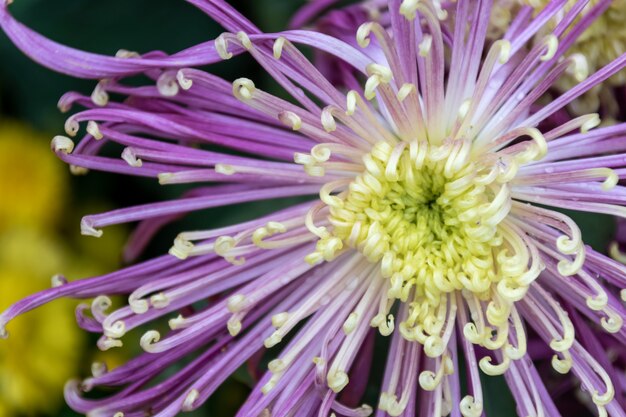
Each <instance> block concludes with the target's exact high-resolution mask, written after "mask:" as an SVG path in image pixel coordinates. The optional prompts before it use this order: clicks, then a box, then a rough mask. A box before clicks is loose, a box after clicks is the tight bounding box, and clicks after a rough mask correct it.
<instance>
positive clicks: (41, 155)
mask: <svg viewBox="0 0 626 417" xmlns="http://www.w3.org/2000/svg"><path fill="white" fill-rule="evenodd" d="M48 142H49V138H47V137H45V136H44V135H42V134H40V133H37V132H36V131H34V130H32V129H30V128H28V127H26V126H23V125H21V124H19V123H17V122H10V121H6V120H0V229H2V228H4V227H7V226H8V225H12V226H18V225H25V226H29V227H46V226H49V225H50V223H51V222H52V221H54V220H56V219H58V218H59V214H60V210H61V207H62V206H63V203H64V201H65V199H66V197H67V188H68V187H67V173H66V168H65V165H63V164H61V163H59V161H58V160H57V159H56V157H55V156H54V153H53V152H51V151H50V149H49V148H48V146H47V143H48Z"/></svg>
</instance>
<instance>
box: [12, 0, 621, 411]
mask: <svg viewBox="0 0 626 417" xmlns="http://www.w3.org/2000/svg"><path fill="white" fill-rule="evenodd" d="M188 1H189V2H190V3H192V4H194V5H195V6H197V7H198V8H200V9H201V10H203V11H205V12H206V13H207V14H208V15H210V16H211V17H212V18H213V19H215V20H216V21H218V22H219V23H221V24H222V25H223V26H224V28H225V29H226V32H225V33H224V34H222V35H221V36H219V37H218V38H217V39H215V40H214V41H211V42H207V43H205V44H202V45H198V46H196V47H192V48H189V49H187V50H185V51H182V52H179V53H177V54H174V55H165V54H163V53H161V52H152V53H147V54H143V55H139V54H136V53H130V52H128V51H121V52H120V53H119V54H118V56H117V57H115V58H113V57H102V56H98V55H94V54H88V53H84V52H80V51H76V50H73V49H70V48H67V47H63V46H61V45H58V44H56V43H54V42H52V41H50V40H47V39H45V38H43V37H41V36H40V35H37V34H36V33H34V32H32V31H31V30H29V29H28V28H26V27H24V26H23V25H21V24H20V23H18V22H16V21H15V20H14V19H13V18H12V17H11V16H10V14H9V12H8V10H7V8H6V4H5V5H3V6H2V7H1V8H0V25H1V26H2V28H3V29H4V31H5V32H6V33H7V35H8V36H9V37H10V38H11V39H12V40H13V41H14V43H15V44H16V45H17V46H18V47H20V48H21V49H23V50H24V51H25V52H26V53H27V54H29V55H30V56H32V57H33V58H34V59H35V60H37V61H38V62H40V63H42V64H44V65H46V66H48V67H50V68H52V69H54V70H57V71H60V72H64V73H67V74H70V75H73V76H77V77H85V78H94V79H99V80H100V81H99V83H98V85H97V87H96V89H95V90H94V92H93V94H92V95H91V97H86V96H83V95H81V94H79V93H68V94H66V95H65V96H64V97H63V98H62V99H61V101H60V103H59V105H60V108H61V109H62V110H69V108H70V107H71V106H72V105H74V104H78V105H80V106H82V107H85V108H86V109H85V110H82V111H80V112H78V113H75V114H73V115H72V116H70V118H69V119H68V120H67V123H66V126H65V129H66V133H67V136H57V137H55V138H54V140H53V141H52V148H53V150H54V151H55V152H56V153H57V155H58V156H59V157H60V158H61V159H62V160H64V161H66V162H67V163H68V164H70V165H71V166H73V167H74V168H73V170H74V172H84V170H86V169H96V170H104V171H109V172H117V173H123V174H129V175H138V176H145V177H150V178H154V179H155V180H158V181H159V182H160V183H161V184H163V185H169V184H182V183H205V184H207V185H206V186H202V187H197V188H193V189H191V191H187V192H186V193H184V194H183V195H181V196H180V198H178V199H174V200H170V201H164V202H157V203H152V204H145V205H141V206H134V207H128V208H123V209H118V210H114V211H111V212H106V213H101V214H95V215H90V216H86V217H84V218H83V220H82V222H81V227H82V232H83V233H84V234H88V235H93V236H100V235H101V234H102V233H103V231H102V228H103V227H106V226H109V225H113V224H119V223H125V222H139V225H138V227H137V229H136V232H135V234H134V236H133V237H132V238H131V241H130V242H129V244H128V247H127V250H126V257H127V259H129V260H131V259H134V258H136V256H137V255H138V254H139V253H141V251H142V249H143V248H144V247H145V246H146V244H147V243H148V242H149V241H150V240H151V238H152V237H153V236H154V235H155V234H156V233H157V232H158V231H159V230H160V229H161V228H162V227H163V226H164V225H166V224H168V223H170V222H173V221H175V220H177V219H178V218H180V217H181V216H183V215H185V214H187V213H189V212H192V211H196V210H204V209H209V208H213V207H219V206H229V205H234V204H241V203H248V202H252V201H259V200H273V201H276V202H284V208H283V209H281V210H278V211H276V212H274V213H272V214H267V215H262V216H259V217H258V218H255V219H250V220H248V221H245V222H243V223H239V224H232V225H228V226H224V227H222V228H218V229H209V230H195V231H184V232H182V233H181V234H180V235H179V236H178V237H177V238H176V240H175V241H174V243H173V246H172V248H171V250H170V253H169V254H168V255H164V256H162V257H159V258H156V259H152V260H149V261H146V262H143V263H139V264H136V265H134V266H131V267H128V268H126V269H122V270H120V271H116V272H113V273H111V274H107V275H103V276H98V277H93V278H88V279H83V280H77V281H73V282H70V283H67V284H65V285H62V286H59V287H56V288H53V289H51V290H48V291H45V292H42V293H39V294H35V295H33V296H31V297H29V298H27V299H25V300H23V301H21V302H19V303H17V304H15V305H14V306H12V307H11V308H9V309H8V310H7V311H6V312H5V313H3V314H2V315H1V316H0V324H5V323H6V322H8V321H9V320H10V319H12V318H13V317H15V316H17V315H19V314H21V313H23V312H25V311H28V310H30V309H33V308H35V307H37V306H39V305H41V304H43V303H45V302H48V301H49V300H52V299H55V298H58V297H64V296H70V297H77V298H87V299H88V298H93V301H92V303H91V305H87V304H85V305H83V306H82V307H81V308H80V309H79V310H78V314H77V317H78V321H79V324H80V325H81V327H83V328H85V329H86V330H88V331H92V332H96V333H99V334H101V337H100V340H99V342H98V346H99V347H100V348H101V349H110V348H114V347H117V346H120V345H121V344H122V343H123V342H124V341H126V340H127V338H125V335H126V334H127V333H128V332H130V331H131V330H133V329H137V328H140V327H141V328H145V326H150V327H149V328H152V329H153V330H148V331H147V332H145V333H144V335H143V336H142V337H141V339H140V341H139V343H140V345H141V347H142V348H143V349H144V350H145V353H144V354H142V355H139V356H138V357H136V358H135V359H133V360H131V361H129V362H128V363H126V364H125V365H123V366H121V367H118V368H116V369H113V370H111V371H107V369H106V368H105V367H102V366H100V365H98V366H94V369H93V371H94V372H93V376H92V377H89V378H87V379H85V380H83V381H80V382H79V381H73V382H71V383H69V384H68V386H67V389H66V398H67V401H68V403H69V404H70V405H71V406H72V408H74V409H75V410H77V411H79V412H83V413H88V414H89V415H90V416H111V415H114V416H116V417H121V416H140V415H145V413H150V414H151V415H156V416H161V417H164V416H174V415H176V414H178V413H179V412H181V411H190V410H194V409H196V408H198V407H199V406H200V405H201V404H203V403H204V402H205V401H206V400H207V399H208V398H209V397H210V396H211V395H212V394H213V393H214V392H215V391H216V389H217V388H218V387H219V386H220V384H221V383H222V382H223V381H224V380H225V379H226V378H228V377H229V375H231V374H232V373H234V372H235V371H236V370H237V369H238V368H239V367H241V366H242V365H244V364H245V363H247V362H248V363H250V364H251V366H252V367H253V368H256V367H257V366H258V364H259V363H260V362H261V361H262V358H263V357H268V356H270V359H271V360H270V362H269V365H268V370H267V372H265V373H263V374H262V375H260V376H259V379H258V382H257V384H256V386H255V387H254V389H253V390H252V393H251V394H250V397H249V398H248V400H247V401H246V402H245V404H243V405H242V407H241V409H240V411H239V413H238V416H240V417H249V416H263V417H271V416H284V415H297V416H327V415H331V414H332V413H334V414H335V415H341V416H349V417H358V416H368V415H371V414H372V413H373V412H374V409H376V415H377V416H384V415H390V416H406V417H408V416H414V415H420V416H445V415H449V414H452V415H459V414H460V415H463V416H464V417H476V416H480V415H482V414H483V409H484V407H483V404H484V403H485V401H487V399H485V398H484V396H483V389H482V386H481V377H480V372H481V371H482V372H483V373H486V374H487V375H502V374H504V375H505V378H506V380H507V382H508V384H509V387H510V389H511V392H512V394H513V396H514V397H515V399H516V402H517V410H518V413H519V415H520V416H529V415H550V416H558V415H560V414H559V411H558V410H557V409H556V406H555V405H554V402H553V401H552V399H551V397H550V396H549V394H548V391H547V388H546V386H545V385H544V382H543V381H542V379H541V378H540V376H539V372H538V370H537V368H536V366H535V363H534V362H533V360H532V358H531V356H530V355H529V354H528V353H527V352H528V350H529V344H528V341H529V337H530V335H531V334H532V336H533V337H535V336H536V339H537V340H538V341H539V344H540V347H539V348H538V349H539V351H541V352H542V354H543V355H544V356H546V357H548V358H550V360H551V364H552V367H553V368H554V369H555V370H556V371H557V372H558V373H568V372H570V371H571V372H572V373H574V374H575V375H576V377H577V378H578V379H579V380H580V383H581V386H582V388H583V390H584V391H586V392H587V393H588V394H589V397H590V401H589V404H592V405H593V407H594V408H595V409H597V413H599V414H600V415H601V416H606V415H607V414H610V415H611V416H626V411H625V408H624V405H625V399H624V395H623V388H622V378H620V377H619V376H618V375H617V371H616V370H615V369H614V368H613V367H612V365H611V358H610V356H609V355H608V354H607V353H606V352H605V351H604V350H603V347H608V346H610V345H611V344H612V343H615V341H617V343H618V345H619V344H624V343H626V333H625V330H624V328H623V317H624V315H625V314H626V310H625V309H624V305H623V301H624V300H623V298H624V297H623V294H624V293H623V292H622V293H620V291H622V290H623V289H626V267H624V266H623V265H621V264H620V263H618V262H616V261H614V260H612V259H610V258H608V257H606V256H605V255H603V254H600V253H598V252H596V251H594V250H593V249H592V248H590V247H588V246H585V245H584V242H583V240H582V234H581V231H580V229H579V227H578V226H577V224H576V223H575V222H574V221H573V220H572V219H571V218H570V217H568V216H567V215H565V214H563V212H562V211H561V209H568V210H578V211H584V212H589V213H604V214H611V215H616V216H621V217H626V209H625V207H624V201H625V198H626V191H625V190H626V189H625V188H624V187H622V186H620V185H618V180H619V179H622V178H624V177H626V170H625V166H626V164H625V162H624V161H625V160H626V155H625V154H626V146H625V145H624V143H625V142H624V136H625V134H626V125H623V124H618V125H615V126H611V127H603V128H597V129H594V128H596V127H597V126H598V125H599V124H600V119H599V116H598V115H597V114H587V115H583V116H579V117H575V118H571V117H568V118H566V120H562V121H560V122H558V123H555V122H554V119H553V118H551V116H553V115H554V114H555V113H556V112H559V111H561V110H562V109H563V108H564V107H565V106H567V105H568V104H569V103H571V102H572V100H575V99H576V98H577V97H579V96H581V95H582V94H584V93H585V92H587V91H589V90H591V89H592V88H594V87H595V86H596V85H598V84H600V83H601V82H603V81H605V80H606V79H607V78H609V77H610V76H611V75H613V74H615V73H617V72H619V71H620V70H621V69H622V68H623V67H624V66H626V56H624V55H621V56H620V57H619V58H617V59H616V60H615V61H613V62H611V63H610V64H608V65H607V66H605V67H604V68H602V69H600V70H599V71H597V72H595V73H593V74H587V69H588V66H587V62H586V60H585V57H584V56H582V55H579V54H574V55H567V54H566V51H568V50H569V49H570V47H571V46H572V45H573V44H574V43H575V42H576V40H577V38H578V37H579V36H580V35H581V34H582V33H584V31H585V30H586V29H587V27H589V25H591V24H592V23H593V19H592V18H579V17H580V12H581V10H582V8H583V7H584V5H585V4H586V2H585V1H580V2H578V3H577V4H576V6H574V7H573V8H566V6H567V1H566V0H554V1H551V2H549V3H548V4H547V5H546V7H544V8H543V9H542V10H541V11H539V12H537V13H536V14H533V13H531V10H530V9H529V8H526V9H522V11H521V12H520V13H519V14H518V15H517V16H516V17H515V19H516V20H515V22H516V23H515V24H511V26H510V27H509V28H508V29H507V31H506V33H505V35H504V37H503V39H502V40H498V41H495V42H490V41H488V39H487V36H488V33H489V29H490V19H491V14H492V5H491V2H489V1H478V2H474V1H469V0H458V1H457V2H456V4H453V5H442V3H440V2H439V1H437V0H431V1H417V0H403V1H400V0H389V2H387V3H385V2H371V3H369V4H370V5H371V6H372V7H373V8H371V9H370V13H373V14H375V15H377V17H378V18H379V19H388V20H387V21H386V22H385V21H382V23H381V21H380V20H379V21H378V22H366V23H364V24H363V25H361V26H360V27H359V28H358V29H357V30H356V31H355V32H354V34H353V36H354V38H353V39H354V40H353V41H350V42H344V41H343V40H342V39H339V38H337V37H334V36H331V35H325V34H322V33H319V32H312V31H305V30H290V31H284V32H281V33H278V34H266V33H262V32H261V31H260V30H259V29H257V28H256V27H255V26H254V25H253V24H252V23H251V22H249V21H248V20H246V19H245V18H244V17H243V16H241V15H240V14H238V13H237V12H236V11H235V10H233V9H232V8H231V7H230V6H229V5H228V4H227V3H226V2H224V1H222V0H188ZM320 3H322V2H320ZM609 3H610V2H608V1H600V2H598V3H597V4H596V5H595V6H593V9H592V10H591V11H589V12H588V14H587V15H586V16H597V15H601V14H602V13H603V12H604V11H605V10H606V9H607V7H608V6H609ZM325 4H326V3H325ZM444 6H445V7H444ZM316 7H317V6H315V4H314V3H312V4H311V5H310V8H308V9H305V10H304V11H303V12H302V14H301V15H300V17H299V18H300V19H302V20H303V21H304V20H306V18H307V14H310V13H313V14H314V13H315V12H316V10H317V9H316ZM557 15H559V16H562V18H561V19H560V20H559V21H558V23H557V24H556V25H555V26H549V23H550V22H554V19H555V17H556V16H557ZM546 28H548V29H546ZM540 33H541V34H542V35H541V39H540V41H537V36H539V34H540ZM298 44H300V45H304V46H306V47H310V48H313V49H314V50H316V51H317V52H319V53H324V54H327V55H328V54H330V55H332V56H333V57H334V59H336V60H337V61H340V62H342V64H341V65H343V66H345V68H348V67H349V70H347V71H345V72H343V73H342V76H343V77H344V79H343V80H342V83H341V85H342V86H347V88H346V89H345V90H344V89H343V87H342V88H338V87H337V86H336V85H335V84H333V82H331V81H330V80H329V79H327V78H326V77H325V76H324V75H323V73H322V71H321V70H320V68H318V66H316V65H314V64H312V63H311V62H310V61H309V60H308V59H307V58H306V56H305V55H304V54H303V53H302V52H301V51H300V50H299V49H298V48H297V47H296V45H298ZM242 53H248V54H250V55H251V56H252V57H253V58H254V59H255V60H256V61H257V62H258V63H259V64H260V65H261V66H262V67H263V68H264V70H265V71H267V73H268V74H270V75H271V76H272V77H273V79H274V80H275V81H276V82H277V83H278V84H279V85H280V86H281V87H282V88H283V89H284V90H285V92H286V93H288V94H289V95H290V96H291V97H292V99H293V100H285V99H282V98H279V97H276V96H274V95H272V94H269V93H267V92H265V91H263V90H261V89H260V88H258V87H257V86H256V85H255V83H254V82H253V81H252V80H250V79H248V78H238V79H237V80H235V81H234V82H233V83H229V82H226V81H224V80H222V79H220V78H218V77H216V76H213V75H211V74H209V73H207V72H204V71H201V70H198V69H194V68H191V67H197V66H203V65H206V64H211V63H214V62H217V61H219V60H222V59H232V58H234V57H235V55H239V54H242ZM568 73H571V74H575V76H576V77H577V78H578V80H579V81H580V82H579V84H577V85H576V86H575V87H573V88H571V89H569V90H568V91H567V92H565V93H564V94H562V95H561V96H559V97H558V98H556V99H554V100H553V101H551V102H549V103H548V104H545V105H541V104H540V103H539V102H538V100H539V99H540V98H541V97H543V96H544V94H545V92H546V91H548V89H550V88H551V87H552V86H553V85H554V83H555V82H557V80H559V79H560V78H562V77H564V76H565V75H566V74H568ZM137 74H143V75H145V76H146V77H148V78H149V79H150V80H151V82H149V83H148V84H147V85H144V86H141V87H137V86H131V84H130V83H126V82H125V80H124V78H125V77H129V76H133V75H137ZM587 75H589V77H587ZM337 85H339V84H337ZM117 96H122V97H125V99H124V100H122V101H113V100H112V97H117ZM81 126H82V127H85V129H86V133H84V134H83V137H82V139H81V140H80V142H79V143H78V144H77V145H75V142H74V140H72V139H70V138H69V137H75V136H77V135H78V134H79V132H80V131H81ZM68 136H69V137H68ZM105 145H106V146H107V147H109V148H112V147H115V146H117V147H118V149H119V150H120V153H121V158H120V159H115V158H111V157H107V156H104V155H106V153H104V152H101V151H102V150H103V148H104V146H105ZM232 151H236V152H232ZM111 294H127V295H128V305H126V306H123V307H121V308H119V309H116V310H115V311H112V312H109V311H108V310H109V308H110V307H111V301H110V298H109V297H108V296H109V295H111ZM165 320H166V321H167V324H168V325H169V330H167V331H164V330H163V325H162V324H163V322H164V321H165ZM0 327H2V326H0ZM372 328H376V329H377V331H374V329H372ZM378 334H380V335H381V336H379V335H378ZM386 337H388V338H386ZM377 339H378V341H381V340H382V342H380V343H385V344H386V345H387V351H388V356H387V362H386V364H385V371H384V377H383V380H382V382H381V393H380V396H379V400H378V403H377V404H370V405H367V404H363V405H361V401H360V399H361V398H362V396H363V392H364V389H365V386H364V384H363V383H362V382H363V381H366V380H367V379H368V377H369V375H370V370H371V369H372V367H375V366H380V364H378V363H372V360H371V357H372V352H373V349H374V344H375V343H376V342H377ZM266 349H272V350H271V351H270V352H267V353H266ZM177 364H178V365H179V368H176V369H177V370H176V371H175V372H173V373H169V374H167V375H165V374H166V372H165V370H167V369H169V368H171V367H173V366H174V365H177ZM463 364H465V366H466V369H467V371H466V372H465V373H461V372H460V368H461V367H462V366H463ZM165 376H166V377H165ZM160 378H162V379H160ZM156 380H160V381H162V382H160V383H158V384H154V383H153V382H154V381H156ZM103 387H104V388H108V387H115V388H118V389H117V390H116V391H114V392H113V393H111V391H107V392H108V394H109V395H108V396H105V397H102V396H94V397H93V398H92V397H90V395H89V394H85V393H88V392H89V391H92V390H94V389H100V388H103Z"/></svg>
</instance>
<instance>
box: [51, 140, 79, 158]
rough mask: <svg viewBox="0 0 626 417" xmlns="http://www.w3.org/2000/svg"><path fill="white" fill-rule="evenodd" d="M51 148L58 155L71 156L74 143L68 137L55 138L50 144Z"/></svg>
mask: <svg viewBox="0 0 626 417" xmlns="http://www.w3.org/2000/svg"><path fill="white" fill-rule="evenodd" d="M50 148H51V149H52V150H53V151H54V152H56V153H58V152H62V153H64V154H71V153H72V151H73V150H74V141H73V140H72V139H70V138H68V137H66V136H60V135H59V136H55V137H54V138H52V142H50Z"/></svg>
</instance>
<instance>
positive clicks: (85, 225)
mask: <svg viewBox="0 0 626 417" xmlns="http://www.w3.org/2000/svg"><path fill="white" fill-rule="evenodd" d="M80 233H81V234H82V235H84V236H93V237H101V236H102V233H103V232H102V230H99V229H96V228H94V227H93V225H92V224H91V221H90V220H89V219H88V218H87V217H83V219H82V220H81V221H80Z"/></svg>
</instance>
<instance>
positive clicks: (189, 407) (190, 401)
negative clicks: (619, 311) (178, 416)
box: [183, 389, 200, 411]
mask: <svg viewBox="0 0 626 417" xmlns="http://www.w3.org/2000/svg"><path fill="white" fill-rule="evenodd" d="M199 397H200V391H198V390H197V389H192V390H191V391H189V393H188V394H187V396H186V397H185V401H183V411H193V409H194V408H195V407H194V403H195V402H196V400H197V399H198V398H199Z"/></svg>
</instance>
